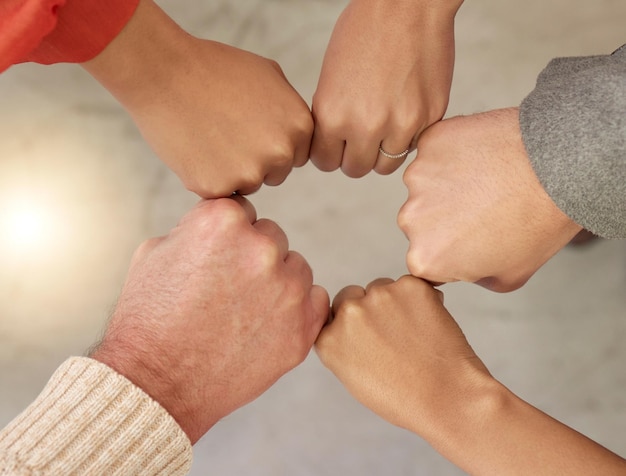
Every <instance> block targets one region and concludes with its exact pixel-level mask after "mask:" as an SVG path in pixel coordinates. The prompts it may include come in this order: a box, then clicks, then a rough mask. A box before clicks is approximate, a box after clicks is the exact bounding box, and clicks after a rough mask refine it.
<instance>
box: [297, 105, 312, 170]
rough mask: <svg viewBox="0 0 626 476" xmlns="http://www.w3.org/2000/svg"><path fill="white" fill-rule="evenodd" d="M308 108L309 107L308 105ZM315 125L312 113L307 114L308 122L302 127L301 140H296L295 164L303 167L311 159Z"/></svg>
mask: <svg viewBox="0 0 626 476" xmlns="http://www.w3.org/2000/svg"><path fill="white" fill-rule="evenodd" d="M307 110H309V109H308V107H307ZM314 128H315V125H314V123H313V116H312V115H311V114H310V111H309V115H308V116H307V122H306V124H303V126H302V128H301V131H302V132H301V134H300V138H299V140H298V141H297V142H296V150H295V152H294V156H293V166H294V167H302V166H303V165H304V164H306V163H307V162H308V161H309V156H310V153H311V142H312V141H313V131H314Z"/></svg>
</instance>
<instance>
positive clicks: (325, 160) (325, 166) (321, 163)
mask: <svg viewBox="0 0 626 476" xmlns="http://www.w3.org/2000/svg"><path fill="white" fill-rule="evenodd" d="M313 118H314V120H315V130H314V131H313V139H312V140H311V151H310V153H309V154H310V156H311V162H313V165H315V166H316V167H317V168H318V169H320V170H322V171H324V172H332V171H333V170H337V169H338V168H339V166H340V165H341V160H342V158H343V150H344V148H345V144H346V143H345V141H344V139H343V138H342V137H340V136H339V135H338V134H336V133H333V132H332V131H330V130H325V129H324V128H323V127H322V126H320V124H319V122H318V121H317V119H316V118H315V110H313Z"/></svg>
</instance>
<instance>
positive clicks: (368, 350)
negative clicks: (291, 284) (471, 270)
mask: <svg viewBox="0 0 626 476" xmlns="http://www.w3.org/2000/svg"><path fill="white" fill-rule="evenodd" d="M332 315H333V319H332V321H331V322H330V323H329V324H328V325H326V326H325V327H324V329H322V332H321V333H320V335H319V337H318V339H317V342H316V350H317V353H318V355H319V357H320V359H321V361H322V362H323V363H324V365H325V366H326V367H327V368H328V369H329V370H331V371H332V372H333V373H334V374H335V375H336V376H337V378H338V379H339V380H340V381H341V382H342V383H343V385H345V387H346V388H347V389H348V391H349V392H350V393H351V394H352V395H353V396H354V397H355V398H356V399H357V400H359V401H360V402H361V403H362V404H364V405H365V406H367V407H368V408H370V409H371V410H372V411H374V412H375V413H377V414H378V415H379V416H381V417H382V418H384V419H386V420H387V421H389V422H391V423H393V424H395V425H397V426H400V427H402V428H406V429H408V430H410V431H412V432H414V433H416V434H417V435H419V436H421V437H422V438H424V439H425V440H427V441H428V442H429V443H430V444H431V445H432V446H433V447H434V448H435V449H436V450H438V451H439V452H440V453H441V454H442V455H443V456H444V457H446V458H447V459H449V460H450V461H452V462H453V463H455V464H456V465H458V466H459V467H460V468H462V469H463V470H464V471H466V472H467V473H468V474H476V475H494V476H495V475H498V476H501V475H527V474H533V475H546V476H552V475H555V474H567V475H581V476H582V475H589V474H598V475H616V474H626V473H625V471H626V461H625V460H623V459H622V458H620V457H618V456H617V455H615V454H614V453H611V452H610V451H608V450H607V449H606V448H603V447H602V446H600V445H598V444H596V443H595V442H593V441H591V440H589V439H588V438H586V437H585V436H583V435H581V434H579V433H577V432H576V431H574V430H572V429H571V428H568V427H567V426H565V425H563V424H561V423H560V422H558V421H556V420H554V419H552V418H551V417H549V416H548V415H546V414H544V413H542V412H541V411H539V410H538V409H536V408H534V407H532V406H531V405H529V404H528V403H526V402H524V401H523V400H521V399H520V398H518V397H517V396H515V395H514V394H513V393H512V392H510V391H509V390H508V389H506V388H505V387H504V386H503V385H501V384H500V383H499V382H497V381H496V380H495V379H494V378H493V377H492V376H491V375H490V373H489V371H488V370H487V368H486V367H485V365H484V364H483V363H482V361H481V360H480V359H479V358H478V357H477V356H476V354H475V353H474V351H473V350H472V348H471V347H470V345H469V343H468V342H467V340H466V338H465V336H464V335H463V332H462V331H461V329H460V328H459V326H458V325H457V323H456V322H455V321H454V319H453V318H452V316H451V315H450V314H449V313H448V311H447V310H446V309H445V307H444V305H443V294H442V293H441V292H439V291H437V290H436V289H434V288H433V287H432V286H431V285H429V284H428V283H427V282H425V281H423V280H421V279H418V278H415V277H413V276H404V277H402V278H400V279H398V280H397V281H395V282H394V281H393V280H391V279H386V278H381V279H378V280H376V281H373V282H372V283H370V284H369V285H368V286H367V288H366V289H363V288H361V287H360V286H348V287H347V288H344V289H343V290H342V291H340V292H339V294H338V295H337V296H336V297H335V299H334V300H333V305H332Z"/></svg>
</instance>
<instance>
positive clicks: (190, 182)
mask: <svg viewBox="0 0 626 476" xmlns="http://www.w3.org/2000/svg"><path fill="white" fill-rule="evenodd" d="M83 67H84V68H85V69H86V70H87V71H88V72H89V73H90V74H91V75H92V76H94V77H95V78H96V79H97V80H98V81H100V83H102V84H103V85H104V87H106V88H107V89H108V90H109V91H110V92H111V93H112V94H113V95H114V96H115V97H116V98H117V99H118V100H119V101H120V103H121V104H122V105H123V106H124V107H125V108H126V110H127V111H128V113H129V114H130V115H131V116H132V118H133V119H134V121H135V123H136V125H137V127H138V128H139V130H140V131H141V133H142V135H143V137H144V138H145V139H146V141H147V142H148V144H149V145H150V146H151V147H152V149H153V150H154V151H155V152H156V154H157V155H158V156H159V157H160V158H161V159H162V160H163V162H165V163H166V164H167V165H168V166H169V167H170V168H171V169H172V170H173V171H174V172H175V173H176V174H177V175H178V176H179V177H180V179H181V180H182V182H183V184H184V185H185V186H186V187H187V188H188V189H189V190H191V191H193V192H195V193H197V194H198V195H200V196H201V197H204V198H217V197H227V196H229V195H230V194H232V193H233V192H235V191H238V192H239V193H242V194H247V193H252V192H254V191H256V190H257V189H258V188H259V187H260V186H261V185H262V184H263V183H265V184H267V185H278V184H280V183H282V182H283V181H284V180H285V178H286V177H287V175H288V174H289V172H290V171H291V169H292V167H294V166H301V165H304V164H305V163H306V162H307V160H308V156H309V147H310V143H311V135H312V132H313V119H312V117H311V113H310V110H309V107H308V105H307V104H306V102H305V101H304V100H303V99H302V98H301V97H300V95H299V94H298V93H297V92H296V91H295V90H294V88H293V87H292V86H291V85H290V84H289V82H288V81H287V79H286V78H285V76H284V74H283V72H282V70H281V68H280V66H279V65H278V64H277V63H276V62H275V61H272V60H269V59H267V58H262V57H260V56H257V55H255V54H252V53H249V52H246V51H243V50H240V49H237V48H233V47H230V46H227V45H224V44H221V43H217V42H214V41H208V40H201V39H198V38H194V37H193V36H191V35H189V34H187V33H186V32H185V31H183V30H182V29H181V28H180V27H179V26H178V25H176V24H175V23H174V22H173V21H172V20H171V19H170V18H169V17H168V16H167V14H165V12H163V11H162V10H161V9H160V8H159V7H158V6H157V5H156V4H154V3H153V2H152V0H142V1H141V2H140V4H139V6H138V8H137V11H136V13H135V15H134V16H133V17H132V19H131V20H130V22H129V23H128V24H127V25H126V27H125V28H124V30H123V31H122V32H121V33H120V34H119V35H118V36H117V37H116V38H115V39H114V40H113V41H112V42H111V43H110V44H109V46H108V47H107V48H106V49H105V50H104V51H103V52H102V53H101V54H100V55H98V56H97V57H96V58H94V59H93V60H91V61H89V62H87V63H84V64H83Z"/></svg>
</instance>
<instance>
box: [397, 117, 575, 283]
mask: <svg viewBox="0 0 626 476" xmlns="http://www.w3.org/2000/svg"><path fill="white" fill-rule="evenodd" d="M418 147H419V153H418V155H417V157H416V159H415V160H414V161H413V163H411V164H410V165H409V166H408V167H407V169H406V171H405V174H404V182H405V184H406V186H407V188H408V191H409V196H408V199H407V201H406V203H405V204H404V205H403V206H402V208H401V210H400V213H399V215H398V224H399V226H400V228H401V229H402V230H403V231H404V233H405V234H406V236H407V237H408V239H409V241H410V245H409V251H408V254H407V264H408V268H409V271H410V272H411V274H413V275H415V276H419V277H421V278H424V279H427V280H429V281H431V282H437V283H441V282H450V281H469V282H476V283H478V284H480V285H482V286H484V287H486V288H488V289H491V290H494V291H499V292H507V291H512V290H514V289H517V288H519V287H520V286H522V285H523V284H524V283H525V282H526V281H527V280H528V279H529V278H530V277H531V276H532V275H533V273H534V272H535V271H537V269H539V268H540V267H541V266H542V265H543V264H544V263H545V262H546V261H547V260H548V259H550V257H552V256H553V255H554V254H555V253H556V252H557V251H559V250H560V249H561V248H562V247H563V246H565V245H566V244H567V243H568V242H569V241H570V240H571V239H572V237H573V236H574V235H576V233H578V232H579V231H580V230H581V227H580V226H579V225H578V224H576V223H574V222H573V221H572V220H570V219H569V218H568V217H567V216H566V215H565V214H564V213H563V212H561V210H559V208H558V207H557V206H556V205H555V204H554V202H553V201H552V200H551V199H550V197H549V196H548V195H547V194H546V192H545V191H544V190H543V188H542V186H541V184H540V183H539V180H538V179H537V177H536V175H535V173H534V171H533V169H532V166H531V164H530V162H529V160H528V156H527V155H526V151H525V149H524V145H523V143H522V139H521V133H520V130H519V118H518V110H517V108H510V109H502V110H495V111H489V112H485V113H481V114H475V115H472V116H464V117H454V118H451V119H446V120H443V121H441V122H438V123H437V124H434V125H433V126H431V127H430V128H429V129H427V130H426V131H425V132H424V134H422V136H421V138H420V141H419V144H418Z"/></svg>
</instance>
